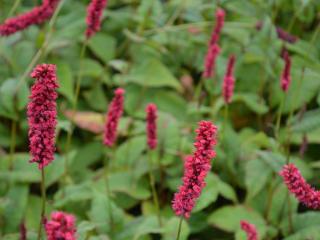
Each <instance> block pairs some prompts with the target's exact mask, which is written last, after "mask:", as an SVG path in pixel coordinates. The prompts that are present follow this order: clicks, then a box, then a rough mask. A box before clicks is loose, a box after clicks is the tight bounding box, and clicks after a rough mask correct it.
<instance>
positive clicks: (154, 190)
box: [148, 149, 162, 227]
mask: <svg viewBox="0 0 320 240" xmlns="http://www.w3.org/2000/svg"><path fill="white" fill-rule="evenodd" d="M151 155H152V152H151V150H150V149H149V150H148V157H149V159H148V161H149V180H150V185H151V190H152V196H153V202H154V205H155V207H156V213H157V217H158V222H159V226H160V227H162V222H161V215H160V207H159V198H158V194H157V191H156V188H155V181H154V176H153V171H152V170H153V162H152V156H151Z"/></svg>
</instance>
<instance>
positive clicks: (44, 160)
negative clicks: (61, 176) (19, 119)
mask: <svg viewBox="0 0 320 240" xmlns="http://www.w3.org/2000/svg"><path fill="white" fill-rule="evenodd" d="M31 77H32V78H35V79H36V82H35V83H34V85H33V86H32V88H31V95H30V97H29V98H30V102H29V104H28V110H27V115H28V123H29V142H30V153H31V155H32V159H31V160H30V162H36V163H38V167H39V169H42V168H43V167H45V166H47V165H48V164H49V163H50V162H52V161H53V159H54V152H55V128H56V125H57V105H56V99H57V97H58V94H57V92H56V89H57V88H58V83H57V76H56V66H55V65H53V64H42V65H38V66H36V67H35V69H34V70H33V72H32V73H31Z"/></svg>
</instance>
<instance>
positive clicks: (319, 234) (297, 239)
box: [283, 226, 320, 240]
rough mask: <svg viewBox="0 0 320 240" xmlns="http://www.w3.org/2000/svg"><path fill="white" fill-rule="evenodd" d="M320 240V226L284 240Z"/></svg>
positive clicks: (306, 229)
mask: <svg viewBox="0 0 320 240" xmlns="http://www.w3.org/2000/svg"><path fill="white" fill-rule="evenodd" d="M301 239H320V231H319V226H312V227H308V228H305V229H302V230H300V231H298V232H297V233H294V234H293V235H291V236H289V237H286V238H284V239H283V240H301Z"/></svg>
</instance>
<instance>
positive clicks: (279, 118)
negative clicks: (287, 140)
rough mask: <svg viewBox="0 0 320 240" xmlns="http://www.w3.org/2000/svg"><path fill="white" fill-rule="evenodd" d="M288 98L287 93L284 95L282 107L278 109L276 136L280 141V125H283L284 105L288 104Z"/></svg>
mask: <svg viewBox="0 0 320 240" xmlns="http://www.w3.org/2000/svg"><path fill="white" fill-rule="evenodd" d="M286 98H287V93H284V95H283V97H282V99H281V102H280V106H279V109H278V115H277V121H276V129H275V136H276V139H277V140H279V136H280V123H281V116H282V111H283V107H284V104H285V102H286Z"/></svg>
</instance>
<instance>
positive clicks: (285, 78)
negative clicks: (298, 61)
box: [281, 50, 291, 92]
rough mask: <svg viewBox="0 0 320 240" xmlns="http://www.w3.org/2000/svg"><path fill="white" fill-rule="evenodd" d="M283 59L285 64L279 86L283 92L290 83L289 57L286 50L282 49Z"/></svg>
mask: <svg viewBox="0 0 320 240" xmlns="http://www.w3.org/2000/svg"><path fill="white" fill-rule="evenodd" d="M283 60H284V62H285V65H284V69H283V71H282V74H281V88H282V90H283V91H284V92H287V91H288V89H289V86H290V83H291V75H290V69H291V59H290V55H289V53H288V51H287V50H284V52H283Z"/></svg>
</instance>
